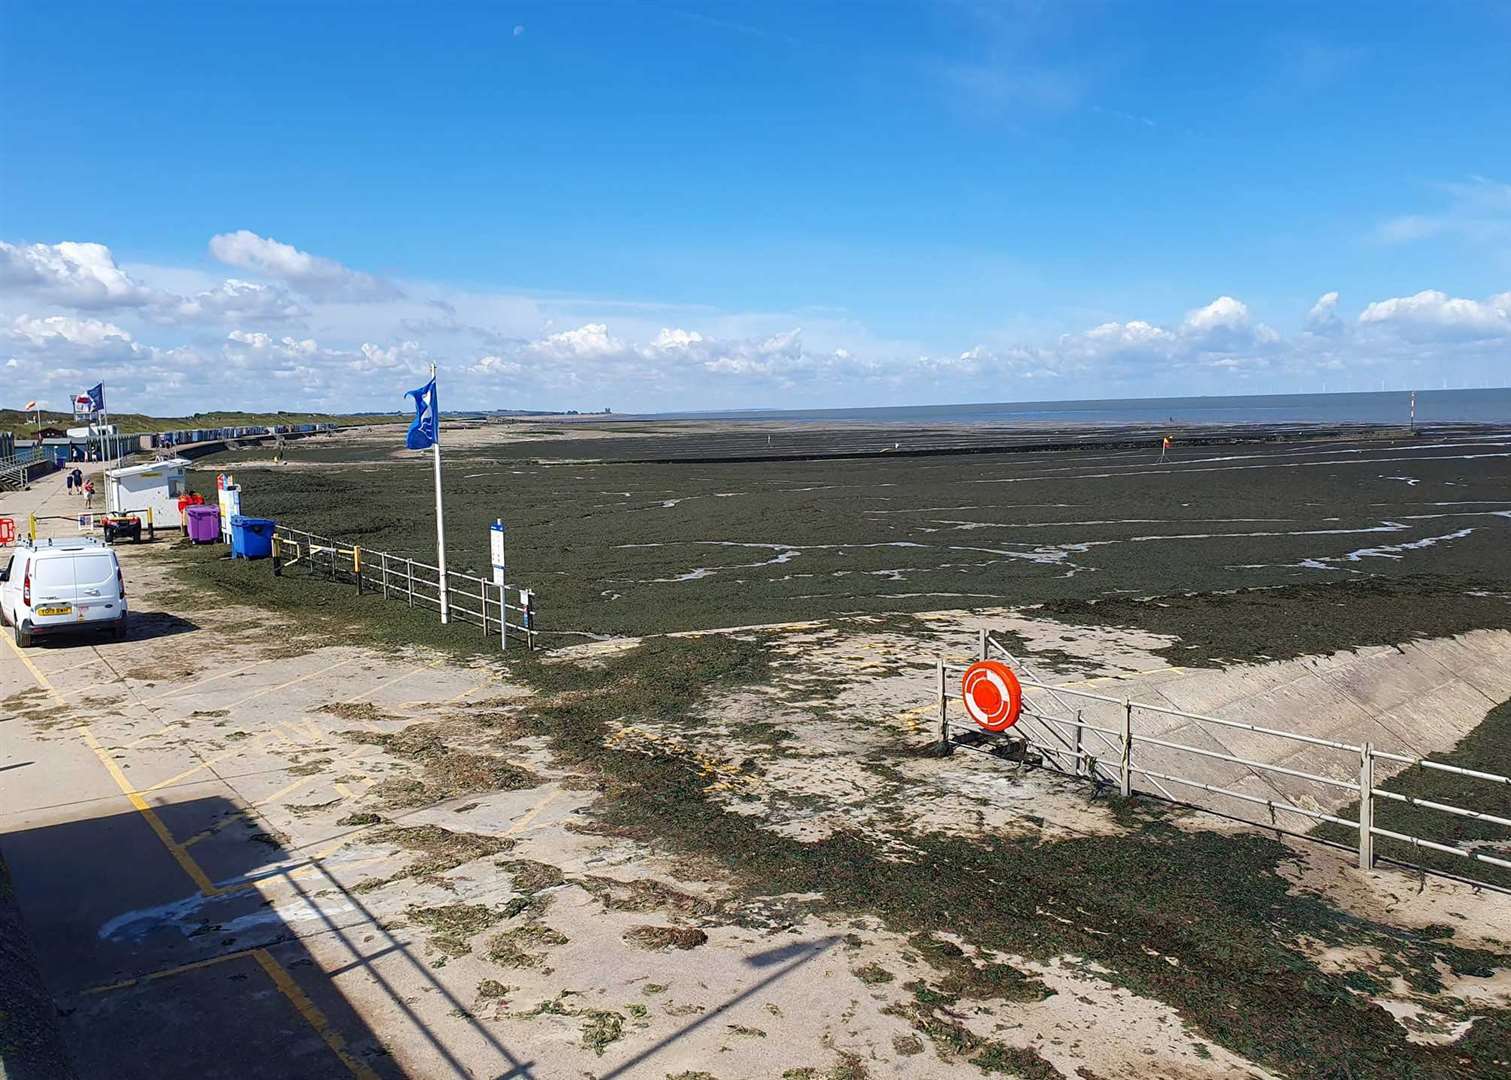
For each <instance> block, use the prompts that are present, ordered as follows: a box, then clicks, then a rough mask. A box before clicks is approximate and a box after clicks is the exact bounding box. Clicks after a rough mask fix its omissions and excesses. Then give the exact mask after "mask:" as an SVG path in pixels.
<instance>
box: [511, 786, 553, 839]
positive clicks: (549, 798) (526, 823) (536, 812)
mask: <svg viewBox="0 0 1511 1080" xmlns="http://www.w3.org/2000/svg"><path fill="white" fill-rule="evenodd" d="M560 794H561V792H560V791H559V790H557V789H556V788H552V789H551V790H550V791H548V792H546V795H545V798H543V799H541V800H540V802H538V803H536V804H535V805H534V806H532V807H530V809H529V811H528V812H527V813H526V814H525V816H524V817H522V818H520V819H519V820H518V821H516V822H515V823H514V824H513V825H510V826H509V827H508V828H507V829H505V830H504V835H505V836H513V835H515V834H516V833H522V832H524V831H525V830H526V829H528V828H529V827H530V823H531V822H533V821H534V820H535V819H536V818H538V817H539V816H540V812H541V811H542V810H544V809H545V808H546V807H547V806H549V805H550V804H551V803H552V802H553V801H554V800H555V799H556V796H558V795H560Z"/></svg>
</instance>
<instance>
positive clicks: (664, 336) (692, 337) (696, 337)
mask: <svg viewBox="0 0 1511 1080" xmlns="http://www.w3.org/2000/svg"><path fill="white" fill-rule="evenodd" d="M702 340H703V335H702V334H700V333H698V331H696V330H668V329H666V328H665V327H662V329H661V333H659V334H657V335H656V340H654V341H652V342H651V345H652V346H653V347H655V348H657V349H686V348H690V347H691V346H693V345H696V344H698V343H699V342H700V341H702Z"/></svg>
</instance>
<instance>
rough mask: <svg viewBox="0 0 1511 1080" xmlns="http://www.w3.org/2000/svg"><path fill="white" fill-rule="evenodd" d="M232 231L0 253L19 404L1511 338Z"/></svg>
mask: <svg viewBox="0 0 1511 1080" xmlns="http://www.w3.org/2000/svg"><path fill="white" fill-rule="evenodd" d="M229 235H230V238H231V240H233V241H237V242H236V244H235V245H233V247H234V248H235V251H236V252H237V254H236V255H235V256H234V257H237V258H241V257H243V256H245V257H246V258H247V259H248V260H251V261H255V260H252V256H251V255H250V254H248V253H249V252H256V253H260V254H259V256H258V258H259V259H261V261H260V262H257V266H256V267H255V268H257V269H258V270H259V276H260V275H261V274H263V273H266V274H268V276H269V277H270V278H273V279H274V280H246V279H244V278H242V277H235V278H230V279H226V280H222V279H221V278H219V277H218V276H215V275H213V274H207V273H206V272H205V270H204V269H203V268H199V267H194V266H157V265H148V264H136V263H132V264H130V266H129V270H128V269H123V268H122V267H121V266H120V265H118V264H117V262H116V259H115V256H114V255H113V254H111V252H110V249H109V248H107V247H105V246H104V245H100V244H59V245H52V246H48V245H40V246H38V245H33V246H31V247H26V246H19V245H6V246H5V247H4V248H0V256H3V262H0V367H3V369H4V371H5V375H6V378H5V380H3V382H4V383H5V385H7V386H11V387H13V388H15V389H14V392H16V393H18V394H21V396H20V397H19V398H18V400H21V401H24V400H25V398H26V397H31V396H38V395H39V394H42V393H49V392H53V393H69V392H76V391H77V390H78V388H79V386H83V385H91V384H93V383H94V382H96V381H98V380H99V379H101V378H104V379H105V380H106V381H107V383H108V384H109V386H110V387H111V389H112V402H113V403H114V404H116V405H117V407H120V408H142V409H149V410H156V411H160V412H162V411H171V410H178V411H185V412H192V411H194V410H196V409H202V408H210V407H228V408H233V407H285V408H286V407H311V408H316V407H319V408H334V409H359V408H371V407H380V408H381V407H388V408H393V409H395V410H399V409H401V408H402V407H403V397H402V394H403V391H404V390H405V389H407V388H408V387H409V386H412V385H415V384H414V383H413V382H412V381H411V379H413V378H415V377H417V376H421V375H423V373H424V371H425V370H426V369H427V367H428V364H429V362H430V360H431V359H432V358H434V359H436V360H437V361H438V362H439V363H440V365H441V367H442V369H443V381H446V382H447V384H448V385H449V386H450V387H451V388H452V389H451V390H450V391H449V392H448V400H450V401H452V402H453V403H455V402H458V401H465V402H467V403H468V404H469V405H471V404H475V405H477V406H479V407H488V406H493V405H523V406H530V407H552V406H561V407H581V408H601V407H603V406H604V405H610V406H612V407H613V408H614V409H615V410H616V411H620V410H637V409H639V410H646V409H678V408H742V407H760V406H783V405H790V406H799V405H803V404H808V403H812V404H815V405H819V404H836V405H837V404H885V403H895V402H898V401H929V400H971V399H975V400H983V401H987V400H1004V399H1012V398H1015V397H1019V398H1022V397H1033V398H1040V399H1042V398H1052V397H1089V396H1106V397H1114V396H1125V395H1135V396H1136V395H1147V394H1171V393H1230V392H1243V391H1245V390H1252V391H1261V390H1273V389H1297V390H1307V389H1317V388H1319V383H1320V380H1321V379H1322V378H1323V377H1325V378H1326V379H1327V380H1328V386H1329V387H1330V388H1333V389H1338V388H1340V387H1346V388H1351V389H1365V388H1371V389H1372V388H1375V387H1377V386H1378V385H1379V383H1380V380H1381V379H1387V380H1392V381H1395V382H1396V383H1397V384H1398V385H1404V384H1405V383H1407V382H1414V383H1416V384H1418V385H1422V384H1425V383H1427V382H1431V383H1433V384H1436V383H1437V381H1438V378H1437V375H1438V374H1439V373H1442V374H1450V375H1451V377H1452V378H1453V379H1454V381H1459V382H1480V383H1485V384H1488V383H1498V382H1503V381H1504V375H1505V370H1506V369H1505V363H1506V361H1505V357H1506V355H1507V353H1506V350H1507V347H1508V343H1511V294H1498V295H1493V296H1490V297H1488V298H1483V299H1462V298H1455V297H1452V296H1450V295H1448V294H1446V293H1443V292H1438V291H1434V290H1427V291H1425V292H1421V293H1418V294H1416V295H1414V296H1404V297H1392V298H1385V299H1380V300H1377V301H1375V302H1374V303H1372V304H1367V305H1362V312H1361V310H1360V308H1357V307H1356V308H1354V309H1352V310H1351V311H1348V312H1346V313H1345V311H1344V309H1343V305H1342V301H1341V298H1340V296H1339V294H1338V293H1337V292H1328V293H1326V294H1324V295H1323V296H1321V297H1319V298H1318V299H1317V300H1316V302H1315V303H1314V304H1313V305H1311V309H1310V311H1307V310H1306V309H1305V308H1303V309H1301V310H1299V311H1297V312H1294V313H1293V317H1292V319H1291V320H1290V321H1291V322H1292V324H1293V326H1294V328H1293V330H1291V331H1289V332H1287V333H1286V334H1284V335H1282V334H1281V333H1279V332H1277V331H1276V330H1275V329H1273V328H1272V327H1271V326H1269V325H1267V324H1266V323H1265V322H1263V321H1261V319H1260V317H1259V312H1258V311H1257V310H1255V309H1251V307H1250V306H1249V305H1248V304H1246V303H1245V302H1244V301H1243V300H1241V299H1239V298H1238V297H1235V296H1232V295H1221V296H1217V297H1215V298H1214V299H1211V300H1210V302H1206V303H1203V304H1200V305H1197V306H1194V307H1192V308H1191V309H1190V310H1188V311H1185V312H1181V311H1176V312H1174V313H1171V314H1169V315H1167V316H1166V317H1165V318H1163V319H1161V318H1150V317H1139V316H1147V313H1145V312H1138V311H1131V312H1128V313H1126V314H1125V315H1122V316H1121V317H1120V318H1118V319H1113V320H1102V321H1098V320H1091V319H1088V320H1086V324H1085V325H1084V327H1083V328H1078V329H1073V330H1072V331H1070V332H1066V333H1060V334H1058V335H1056V334H1054V333H1053V332H1052V331H1053V330H1054V329H1055V327H1052V326H1043V325H1040V326H1037V327H1036V328H1035V330H1034V331H1033V332H1023V331H1014V332H1008V331H1006V330H1000V331H998V332H996V333H992V332H989V331H988V332H983V328H980V327H962V328H960V329H959V330H958V331H957V332H954V333H952V332H950V331H944V332H942V333H940V334H938V335H937V337H936V338H935V339H934V340H932V341H915V340H900V339H892V340H888V339H882V338H878V337H877V336H875V335H874V334H873V333H871V332H870V331H869V330H868V329H867V328H866V326H864V325H863V324H862V323H860V322H859V321H858V320H856V319H854V318H853V317H851V316H849V315H846V314H844V313H842V312H841V313H836V312H833V311H826V310H817V309H814V310H805V311H803V312H802V317H801V319H800V318H799V317H798V316H797V314H795V313H792V312H780V311H778V312H720V311H715V310H711V309H707V308H696V307H691V306H678V305H665V304H649V303H644V304H637V303H632V302H627V301H623V300H599V299H594V298H590V297H570V296H569V297H544V296H540V295H521V294H506V293H489V292H482V291H468V290H461V289H457V288H452V287H448V286H445V285H442V284H437V283H426V282H418V281H411V280H406V281H405V282H404V294H403V295H401V296H396V297H395V298H394V299H391V300H389V301H387V302H384V303H381V304H372V303H369V304H360V305H359V304H355V303H352V302H350V299H351V297H350V293H349V292H348V291H346V286H347V285H348V284H350V281H349V279H347V278H346V277H344V275H350V274H354V273H355V272H354V271H350V270H347V269H346V268H345V267H340V266H339V265H337V264H334V263H330V261H329V260H319V259H318V258H317V257H316V256H312V255H308V254H307V253H304V252H301V251H299V250H298V249H296V248H293V247H291V246H290V245H287V244H277V243H276V242H274V241H264V240H263V238H261V237H256V236H255V235H253V234H245V235H246V236H250V237H251V240H250V241H247V242H245V243H243V242H242V241H244V240H245V237H242V240H237V237H238V236H241V234H229ZM224 239H225V238H224V237H222V238H217V240H224ZM222 247H224V244H222ZM331 267H335V269H334V270H332V269H331ZM275 271H276V273H275ZM296 279H297V281H298V282H299V284H295V281H296ZM373 280H376V279H373ZM311 282H319V283H318V284H314V285H312V284H311ZM322 290H323V291H322ZM102 309H108V319H107V318H106V317H105V312H104V310H102ZM800 323H801V326H802V329H799V328H798V326H799V324H800ZM967 335H968V336H967ZM54 386H56V390H55V391H54V390H53V387H54Z"/></svg>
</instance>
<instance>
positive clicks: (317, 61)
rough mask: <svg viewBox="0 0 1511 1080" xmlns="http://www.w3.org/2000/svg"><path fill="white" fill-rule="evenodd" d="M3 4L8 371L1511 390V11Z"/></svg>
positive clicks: (515, 400) (333, 386)
mask: <svg viewBox="0 0 1511 1080" xmlns="http://www.w3.org/2000/svg"><path fill="white" fill-rule="evenodd" d="M0 15H3V20H4V25H5V30H4V32H3V36H0V241H3V242H4V243H5V244H6V247H5V248H3V249H0V258H3V259H4V260H5V261H3V262H0V357H5V358H6V359H5V361H3V362H4V363H5V364H6V365H7V366H6V367H5V368H4V369H0V370H4V371H6V372H7V374H8V375H9V376H10V378H7V380H6V381H7V382H11V380H12V379H14V380H15V382H14V389H12V388H10V387H7V397H14V396H19V397H21V398H25V397H32V396H36V395H37V394H42V395H43V396H48V395H52V396H56V397H58V398H59V402H60V403H61V400H63V398H64V397H66V392H68V391H70V390H71V389H72V386H71V382H70V380H72V379H73V378H74V372H75V371H77V372H80V373H83V374H87V373H88V372H91V371H95V370H103V371H105V372H106V373H107V374H109V375H110V376H111V377H113V378H115V379H116V380H117V382H118V383H119V385H121V387H122V392H123V393H125V394H129V395H134V396H139V397H140V398H141V400H139V401H136V402H135V403H136V404H139V405H142V406H144V407H146V406H149V405H151V404H152V401H151V400H150V399H151V398H152V396H153V395H154V393H155V394H156V395H158V397H159V399H160V400H162V401H163V402H164V404H163V406H162V407H164V408H167V407H170V405H171V406H174V407H210V406H213V405H220V404H244V405H252V404H269V405H271V404H282V405H288V406H298V405H299V404H302V403H305V402H307V401H310V402H312V401H319V402H321V403H325V404H339V403H340V402H341V401H351V402H352V403H353V405H354V406H356V405H367V404H374V403H378V402H380V401H386V400H387V398H388V397H390V396H392V395H391V393H390V388H389V383H390V382H392V383H394V384H395V385H397V384H399V383H403V382H404V381H405V379H406V378H408V377H410V376H411V375H412V374H413V372H414V371H415V370H417V369H420V368H423V367H424V366H425V364H426V363H427V362H428V361H429V360H431V359H434V360H436V361H437V362H438V363H440V364H441V365H442V367H443V369H444V370H446V371H447V372H448V378H455V379H457V380H459V381H460V383H461V386H460V387H459V389H460V390H462V392H463V395H464V398H465V399H466V400H467V401H468V402H469V403H476V404H479V405H497V406H505V407H507V406H519V407H549V406H563V407H567V406H576V407H582V408H597V407H601V406H603V405H612V406H614V407H615V408H616V409H650V408H699V407H726V406H734V405H741V406H755V405H773V406H801V405H808V404H811V405H864V404H892V403H899V404H900V403H921V402H937V401H951V400H970V399H989V400H995V399H1008V400H1014V399H1027V398H1039V399H1043V398H1054V397H1075V396H1112V395H1117V394H1130V393H1139V394H1157V393H1172V392H1181V391H1189V392H1207V393H1224V392H1232V393H1243V392H1264V391H1269V390H1275V391H1294V390H1314V389H1320V388H1321V387H1322V386H1323V385H1324V384H1326V385H1328V386H1329V387H1330V388H1333V389H1341V388H1357V389H1375V388H1378V386H1379V385H1380V384H1382V383H1384V384H1386V385H1390V386H1407V385H1413V384H1421V385H1439V384H1440V383H1441V382H1442V381H1447V382H1448V383H1449V385H1476V384H1502V383H1506V382H1511V372H1507V371H1506V368H1507V365H1508V363H1511V64H1508V63H1507V61H1506V57H1507V56H1508V55H1511V5H1506V4H1499V3H1493V4H1492V3H1484V4H1479V3H1455V4H1440V5H1426V4H1409V5H1407V4H1391V3H1383V4H1382V3H1375V4H1368V5H1364V4H1358V5H1333V6H1330V7H1324V6H1322V5H1302V4H1282V3H1270V4H1259V3H1251V4H1236V3H1231V4H1230V3H1212V4H1196V5H1193V4H1189V3H1188V4H1161V3H1152V2H1146V3H1100V4H1076V3H1065V4H1061V3H1037V4H1036V3H1019V4H987V5H973V4H933V3H919V4H901V3H895V4H832V5H798V4H781V3H764V4H733V3H727V4H717V5H710V4H704V5H699V4H691V3H685V4H684V3H660V2H656V0H646V2H641V3H604V4H574V3H552V4H525V3H519V4H514V3H488V4H477V5H464V4H450V5H418V4H415V5H408V4H399V3H386V4H367V5H360V4H321V3H301V4H279V3H270V4H257V5H221V4H202V3H201V4H181V5H180V4H170V3H157V4H153V5H149V6H141V7H138V6H131V5H120V4H76V5H68V7H67V9H66V12H64V11H63V10H62V9H60V8H59V7H58V6H56V5H51V6H49V5H36V4H20V3H15V2H13V0H5V2H4V4H3V12H0ZM215 237H221V238H226V237H230V238H233V239H222V240H221V241H219V242H218V243H217V242H215V241H213V240H212V238H215ZM62 245H92V246H90V247H88V248H78V247H75V246H68V247H64V246H62ZM100 248H103V249H106V250H105V251H104V253H103V254H101V251H100V250H99V249H100ZM290 252H292V254H290ZM310 260H314V262H313V263H312V262H310ZM312 265H313V266H315V267H316V268H317V271H311V269H310V267H311V266H312ZM319 268H323V270H320V269H319ZM340 272H348V273H351V274H353V275H355V277H354V278H352V279H351V280H347V279H342V278H340V276H339V273H340ZM101 275H104V277H103V278H102V277H101ZM112 275H119V278H120V280H117V278H116V277H113V276H112ZM106 279H108V281H107V280H106ZM102 281H104V282H105V283H104V284H102V283H101V282H102ZM122 281H124V282H125V284H122ZM227 281H231V282H234V283H235V286H234V287H232V288H231V290H230V292H228V291H227V285H226V283H227ZM353 281H355V282H357V284H356V285H353V283H352V282H353ZM111 283H113V285H112V284H111ZM112 288H113V289H114V291H112ZM1334 292H1336V293H1338V294H1339V295H1338V297H1336V298H1335V299H1333V300H1331V301H1327V300H1326V297H1327V296H1328V295H1329V294H1331V293H1334ZM231 293H235V296H234V297H232V296H231V295H230V294H231ZM1319 303H1320V308H1319V307H1318V305H1319ZM490 358H491V359H490ZM217 371H218V372H220V373H221V378H220V380H219V382H214V381H212V380H210V379H209V378H208V374H209V373H210V372H217ZM228 372H229V373H232V375H234V374H235V373H236V372H245V373H246V377H245V378H242V379H238V378H233V377H231V376H229V375H227V374H226V373H228ZM268 372H272V373H273V374H274V376H275V377H274V378H273V379H268V378H265V377H263V375H265V374H266V373H268ZM1429 376H1430V381H1429ZM54 383H56V384H57V387H56V389H54V386H53V384H54ZM23 384H24V386H23ZM64 384H67V385H64ZM452 400H453V401H455V400H456V398H455V397H453V398H452ZM458 404H460V402H458Z"/></svg>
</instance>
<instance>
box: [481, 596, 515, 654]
mask: <svg viewBox="0 0 1511 1080" xmlns="http://www.w3.org/2000/svg"><path fill="white" fill-rule="evenodd" d="M486 588H487V586H486V585H485V586H484V589H486ZM498 651H499V652H508V651H509V586H507V585H500V586H499V587H498Z"/></svg>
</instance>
